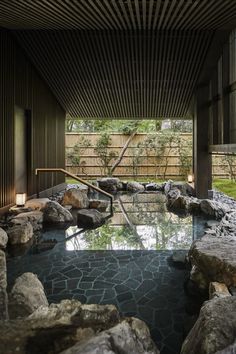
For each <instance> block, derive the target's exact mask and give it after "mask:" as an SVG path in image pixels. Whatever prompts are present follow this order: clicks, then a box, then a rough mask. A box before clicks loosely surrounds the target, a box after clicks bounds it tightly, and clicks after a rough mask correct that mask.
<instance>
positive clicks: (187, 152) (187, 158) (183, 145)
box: [179, 139, 192, 179]
mask: <svg viewBox="0 0 236 354" xmlns="http://www.w3.org/2000/svg"><path fill="white" fill-rule="evenodd" d="M179 162H180V173H181V175H182V176H183V177H184V178H185V179H187V176H188V174H189V173H190V172H191V169H192V140H189V139H186V140H184V139H180V141H179Z"/></svg>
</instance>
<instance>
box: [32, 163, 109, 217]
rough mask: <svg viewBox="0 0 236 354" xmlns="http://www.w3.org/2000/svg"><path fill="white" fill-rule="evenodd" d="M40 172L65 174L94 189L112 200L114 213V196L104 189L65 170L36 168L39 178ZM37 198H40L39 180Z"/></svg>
mask: <svg viewBox="0 0 236 354" xmlns="http://www.w3.org/2000/svg"><path fill="white" fill-rule="evenodd" d="M39 172H61V173H64V175H66V176H70V177H71V178H73V179H75V180H77V181H79V182H80V183H82V184H84V185H86V186H88V187H89V188H91V189H94V190H95V191H96V192H99V193H101V194H103V195H105V196H107V197H108V198H109V199H110V201H111V211H112V205H113V195H111V194H110V193H107V192H105V191H103V190H102V189H100V188H98V187H96V186H94V185H93V184H91V183H89V182H86V181H84V180H83V179H81V178H80V177H77V176H76V175H74V174H73V173H70V172H68V171H66V170H64V169H63V168H36V169H35V175H36V176H37V177H38V176H39ZM37 196H38V197H39V180H37Z"/></svg>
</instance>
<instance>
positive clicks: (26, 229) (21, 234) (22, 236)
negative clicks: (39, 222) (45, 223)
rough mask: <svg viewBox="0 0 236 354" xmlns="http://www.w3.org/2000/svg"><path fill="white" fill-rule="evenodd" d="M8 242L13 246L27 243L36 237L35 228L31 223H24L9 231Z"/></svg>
mask: <svg viewBox="0 0 236 354" xmlns="http://www.w3.org/2000/svg"><path fill="white" fill-rule="evenodd" d="M7 235H8V241H9V243H10V244H11V245H16V244H22V243H26V242H28V241H29V240H31V238H32V237H33V235H34V232H33V227H32V225H31V223H30V222H25V221H24V222H23V223H22V224H20V225H15V226H13V227H10V228H9V229H8V230H7Z"/></svg>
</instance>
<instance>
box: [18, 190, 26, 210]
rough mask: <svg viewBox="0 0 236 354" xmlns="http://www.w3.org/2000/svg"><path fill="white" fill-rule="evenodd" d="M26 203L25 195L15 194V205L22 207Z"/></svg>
mask: <svg viewBox="0 0 236 354" xmlns="http://www.w3.org/2000/svg"><path fill="white" fill-rule="evenodd" d="M25 202H26V193H16V205H17V206H18V207H22V206H24V205H25Z"/></svg>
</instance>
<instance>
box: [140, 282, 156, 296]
mask: <svg viewBox="0 0 236 354" xmlns="http://www.w3.org/2000/svg"><path fill="white" fill-rule="evenodd" d="M155 286H156V283H155V282H154V281H153V280H144V281H143V282H142V284H141V285H140V286H139V287H138V288H137V290H138V291H141V292H143V293H144V294H146V293H147V292H148V291H150V290H152V289H154V288H155Z"/></svg>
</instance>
